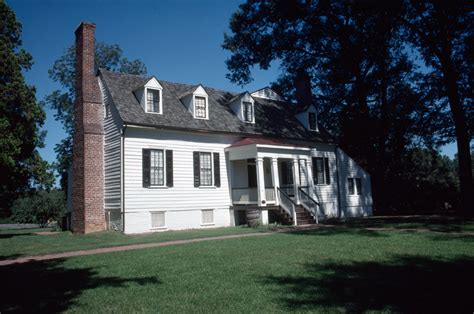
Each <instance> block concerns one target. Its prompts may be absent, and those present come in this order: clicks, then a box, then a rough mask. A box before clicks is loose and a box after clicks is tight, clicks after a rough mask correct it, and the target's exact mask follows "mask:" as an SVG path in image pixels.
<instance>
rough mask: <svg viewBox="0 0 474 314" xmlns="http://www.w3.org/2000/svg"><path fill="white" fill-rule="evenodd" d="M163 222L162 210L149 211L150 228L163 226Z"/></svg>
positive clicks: (163, 214)
mask: <svg viewBox="0 0 474 314" xmlns="http://www.w3.org/2000/svg"><path fill="white" fill-rule="evenodd" d="M164 226H166V224H165V213H164V212H153V213H151V227H152V228H163V227H164Z"/></svg>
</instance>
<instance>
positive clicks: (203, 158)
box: [193, 152, 221, 187]
mask: <svg viewBox="0 0 474 314" xmlns="http://www.w3.org/2000/svg"><path fill="white" fill-rule="evenodd" d="M193 168H194V187H200V186H214V187H220V186H221V171H220V157H219V153H210V152H193Z"/></svg>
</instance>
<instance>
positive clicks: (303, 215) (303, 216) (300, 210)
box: [277, 205, 316, 225]
mask: <svg viewBox="0 0 474 314" xmlns="http://www.w3.org/2000/svg"><path fill="white" fill-rule="evenodd" d="M295 210H296V222H297V224H298V225H312V224H315V223H316V220H315V219H314V218H313V216H311V215H310V214H309V213H308V212H307V211H306V209H305V208H304V207H303V206H301V205H298V206H296V208H295ZM277 213H278V214H279V216H280V220H281V223H282V224H284V225H292V224H293V219H292V218H291V217H290V216H289V215H288V213H287V212H286V211H284V210H283V209H282V208H281V207H280V206H278V211H277Z"/></svg>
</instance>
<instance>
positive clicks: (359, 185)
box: [355, 178, 362, 195]
mask: <svg viewBox="0 0 474 314" xmlns="http://www.w3.org/2000/svg"><path fill="white" fill-rule="evenodd" d="M355 181H356V191H357V195H361V194H362V180H361V179H360V178H356V179H355Z"/></svg>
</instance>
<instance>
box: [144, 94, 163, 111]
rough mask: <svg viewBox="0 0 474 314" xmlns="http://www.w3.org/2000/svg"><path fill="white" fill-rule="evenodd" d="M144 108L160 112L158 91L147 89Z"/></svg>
mask: <svg viewBox="0 0 474 314" xmlns="http://www.w3.org/2000/svg"><path fill="white" fill-rule="evenodd" d="M146 110H147V111H148V112H160V91H157V90H152V89H148V90H147V94H146Z"/></svg>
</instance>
